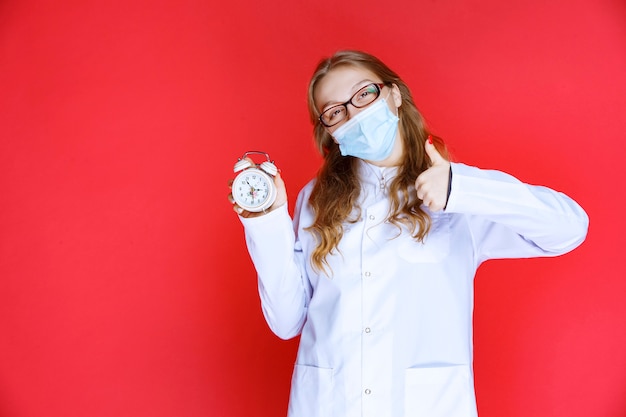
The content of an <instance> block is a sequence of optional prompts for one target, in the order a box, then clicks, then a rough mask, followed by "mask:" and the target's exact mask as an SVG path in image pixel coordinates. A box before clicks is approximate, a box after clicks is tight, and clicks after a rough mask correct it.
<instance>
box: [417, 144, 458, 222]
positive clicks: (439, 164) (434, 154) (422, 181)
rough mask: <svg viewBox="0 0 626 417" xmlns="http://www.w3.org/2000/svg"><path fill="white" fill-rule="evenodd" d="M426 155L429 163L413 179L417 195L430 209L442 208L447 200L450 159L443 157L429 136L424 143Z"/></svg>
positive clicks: (437, 209)
mask: <svg viewBox="0 0 626 417" xmlns="http://www.w3.org/2000/svg"><path fill="white" fill-rule="evenodd" d="M424 146H425V149H426V155H428V157H429V158H430V161H431V165H430V168H428V169H427V170H426V171H424V172H422V173H421V174H420V175H419V176H418V177H417V180H415V189H416V190H417V197H418V198H419V199H420V200H422V201H423V202H424V205H426V207H428V208H429V209H430V210H431V211H439V210H443V208H444V207H445V206H446V203H447V201H448V182H449V181H450V161H448V160H447V159H445V158H444V157H443V156H441V154H440V153H439V152H438V151H437V148H435V145H434V144H433V141H432V139H431V137H430V136H429V137H428V140H427V141H426V143H425V145H424Z"/></svg>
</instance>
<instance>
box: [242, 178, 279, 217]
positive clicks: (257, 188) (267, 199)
mask: <svg viewBox="0 0 626 417" xmlns="http://www.w3.org/2000/svg"><path fill="white" fill-rule="evenodd" d="M232 194H233V198H234V199H235V202H236V203H237V204H238V205H239V206H240V207H241V208H243V209H245V210H248V211H255V212H256V211H262V210H265V209H267V208H269V207H270V206H271V205H272V204H273V203H274V199H275V198H276V192H275V188H274V182H273V181H272V179H271V178H270V177H269V176H268V175H267V174H266V173H264V172H262V171H260V170H258V169H255V168H251V169H247V170H245V171H243V172H241V173H240V174H239V175H238V176H237V177H236V178H235V180H234V181H233V185H232Z"/></svg>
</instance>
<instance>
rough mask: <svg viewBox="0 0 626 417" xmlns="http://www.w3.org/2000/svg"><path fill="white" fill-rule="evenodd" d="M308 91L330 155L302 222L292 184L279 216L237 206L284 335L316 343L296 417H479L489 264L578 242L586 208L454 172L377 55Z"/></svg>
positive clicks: (335, 61)
mask: <svg viewBox="0 0 626 417" xmlns="http://www.w3.org/2000/svg"><path fill="white" fill-rule="evenodd" d="M308 98H309V112H310V115H311V120H312V122H313V125H314V135H315V140H316V143H317V146H318V148H319V150H320V152H321V153H322V155H323V157H324V162H323V165H322V167H321V169H320V171H319V173H318V176H317V178H316V179H315V180H314V181H311V182H310V183H309V184H307V185H306V186H305V187H304V189H303V190H302V191H301V192H300V194H299V196H298V200H297V203H296V209H295V215H294V219H293V223H292V219H291V218H290V217H289V214H288V211H287V205H286V204H285V203H286V201H287V196H286V192H285V188H284V184H283V182H282V179H281V178H280V175H278V176H277V177H276V184H277V186H278V187H279V189H280V193H279V197H278V198H277V200H276V202H275V204H274V205H273V206H272V207H271V209H270V210H269V212H268V213H260V214H252V213H248V212H245V211H242V210H241V208H239V207H238V206H236V205H234V209H235V210H236V211H237V212H238V213H239V214H240V218H241V221H242V223H243V225H244V228H245V234H246V241H247V244H248V249H249V251H250V255H251V257H252V260H253V262H254V264H255V267H256V269H257V272H258V276H259V293H260V297H261V301H262V308H263V313H264V315H265V318H266V320H267V322H268V324H269V326H270V328H271V329H272V330H273V331H274V332H275V333H276V334H277V335H278V336H279V337H281V338H284V339H287V338H291V337H294V336H297V335H301V339H300V345H299V349H298V356H297V360H296V365H295V370H294V373H293V379H292V387H291V394H290V402H289V416H290V417H304V416H306V417H312V416H319V417H333V416H336V417H338V416H341V417H344V416H346V417H348V416H355V417H356V416H375V417H385V416H388V417H401V416H411V417H415V416H428V417H444V416H445V417H466V416H467V417H469V416H476V415H477V412H476V402H475V396H474V384H473V371H472V308H473V282H472V281H473V278H474V274H475V272H476V269H477V268H478V266H479V265H480V264H481V263H482V262H483V261H485V260H487V259H494V258H525V257H532V256H557V255H561V254H564V253H566V252H568V251H570V250H572V249H574V248H575V247H576V246H578V245H579V244H580V243H581V242H582V241H583V240H584V238H585V236H586V232H587V225H588V218H587V216H586V214H585V212H584V211H583V210H582V208H580V207H579V206H578V204H576V203H575V202H574V201H573V200H571V199H570V198H568V197H567V196H565V195H563V194H560V193H557V192H555V191H552V190H550V189H547V188H544V187H539V186H531V185H527V184H524V183H521V182H520V181H518V180H517V179H515V178H513V177H511V176H509V175H507V174H504V173H501V172H497V171H486V170H480V169H478V168H474V167H469V166H466V165H462V164H457V163H450V162H449V161H448V158H447V154H446V151H445V148H444V146H443V145H442V144H441V141H439V140H438V139H437V138H433V136H432V135H431V134H430V133H429V131H428V128H427V127H426V126H425V124H424V122H423V119H422V116H421V115H420V114H419V112H418V111H417V109H416V107H415V105H414V103H413V100H412V98H411V94H410V92H409V89H408V88H407V86H406V84H405V83H404V82H403V81H402V80H401V79H400V78H399V77H398V76H397V75H396V74H395V73H394V72H393V71H391V70H390V69H389V68H388V67H387V66H386V65H384V64H383V63H382V62H381V61H379V60H378V59H377V58H375V57H373V56H371V55H369V54H366V53H362V52H356V51H342V52H339V53H337V54H335V55H334V56H332V57H330V58H328V59H326V60H324V61H322V62H321V63H320V64H319V66H318V67H317V69H316V71H315V73H314V75H313V77H312V79H311V82H310V85H309V97H308ZM231 202H232V196H231Z"/></svg>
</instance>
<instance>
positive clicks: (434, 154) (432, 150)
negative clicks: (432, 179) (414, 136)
mask: <svg viewBox="0 0 626 417" xmlns="http://www.w3.org/2000/svg"><path fill="white" fill-rule="evenodd" d="M424 149H426V155H428V157H429V158H430V161H431V162H432V164H433V165H440V164H444V163H446V160H445V158H444V157H443V156H441V154H440V153H439V151H438V150H437V148H436V147H435V144H434V143H433V139H432V136H430V135H428V140H427V141H426V143H425V144H424Z"/></svg>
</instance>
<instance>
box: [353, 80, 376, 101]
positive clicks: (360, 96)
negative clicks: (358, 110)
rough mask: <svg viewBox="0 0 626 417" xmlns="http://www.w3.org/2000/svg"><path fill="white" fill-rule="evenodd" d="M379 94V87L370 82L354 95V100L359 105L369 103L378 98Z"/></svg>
mask: <svg viewBox="0 0 626 417" xmlns="http://www.w3.org/2000/svg"><path fill="white" fill-rule="evenodd" d="M377 96H378V89H377V88H376V86H375V85H374V84H369V85H366V86H365V87H363V88H362V89H360V90H359V91H358V92H357V93H356V95H355V96H354V101H355V102H356V104H357V105H364V104H368V103H370V102H372V101H374V100H375V99H376V97H377Z"/></svg>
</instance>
